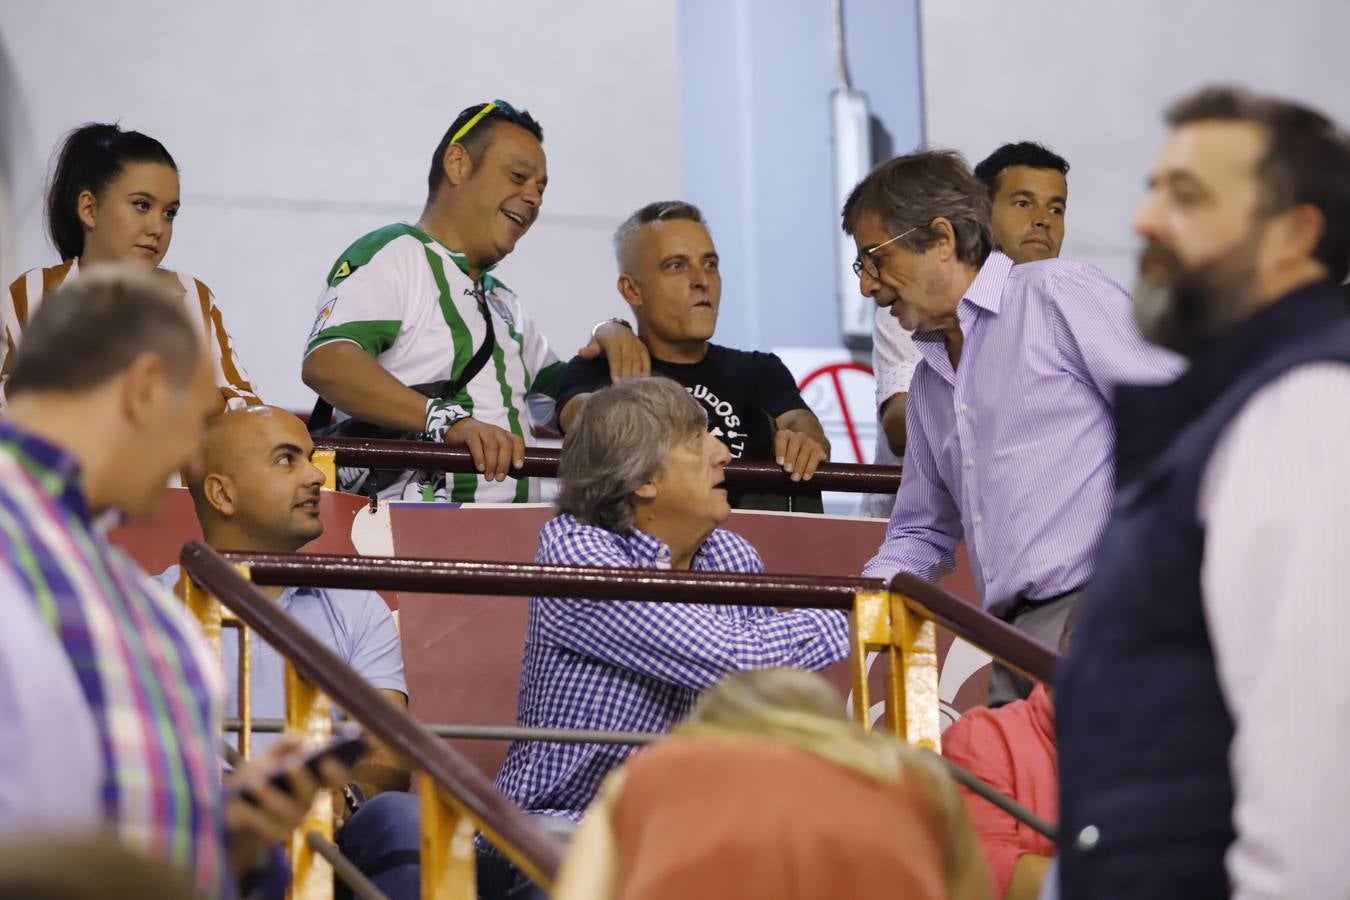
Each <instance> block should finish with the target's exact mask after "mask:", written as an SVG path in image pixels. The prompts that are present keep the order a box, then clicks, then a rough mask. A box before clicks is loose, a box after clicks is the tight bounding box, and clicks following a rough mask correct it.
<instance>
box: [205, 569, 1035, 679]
mask: <svg viewBox="0 0 1350 900" xmlns="http://www.w3.org/2000/svg"><path fill="white" fill-rule="evenodd" d="M223 556H224V557H225V558H226V559H228V560H230V561H232V562H237V563H244V564H246V565H248V567H249V571H250V574H251V576H252V578H253V582H254V583H255V584H264V585H276V586H286V587H330V588H361V589H366V590H392V591H411V592H416V593H426V594H437V593H445V594H486V595H507V596H521V597H527V596H550V597H575V598H579V599H591V600H634V601H642V602H656V603H718V604H732V605H740V606H765V607H773V608H778V609H838V610H845V611H847V610H851V609H853V608H854V601H855V598H856V596H857V595H858V594H859V593H862V592H868V591H875V592H885V591H887V590H888V589H889V590H890V591H891V592H893V593H895V594H897V595H899V596H901V597H903V598H904V600H905V603H906V605H907V606H909V607H910V608H911V609H913V610H914V612H916V613H917V614H919V615H920V616H923V617H925V618H931V619H932V620H934V621H935V622H937V623H938V624H940V625H942V626H943V627H944V628H946V629H948V630H949V631H951V632H952V633H953V634H955V635H956V636H957V637H960V638H962V639H963V640H966V641H968V642H969V643H971V644H974V645H975V646H977V647H980V648H981V649H983V650H985V651H986V652H988V653H990V654H991V655H992V656H994V657H996V658H998V659H1000V660H1002V661H1003V662H1004V663H1006V664H1008V665H1010V666H1013V667H1014V668H1016V669H1019V670H1021V671H1022V672H1025V673H1026V674H1027V675H1030V676H1031V677H1032V678H1035V679H1037V680H1040V681H1052V680H1053V679H1054V676H1055V664H1056V663H1057V662H1058V659H1059V656H1058V654H1056V653H1055V652H1054V651H1053V650H1051V649H1050V648H1048V647H1046V646H1044V645H1043V644H1041V643H1039V642H1038V641H1035V640H1033V639H1032V638H1029V637H1027V636H1026V635H1025V634H1023V633H1022V632H1020V631H1018V630H1016V629H1015V628H1013V627H1012V626H1011V625H1009V624H1007V623H1006V622H1003V621H1002V620H1000V619H998V618H997V617H995V616H992V615H990V614H989V613H987V612H985V611H984V610H982V609H979V608H978V607H975V606H972V605H971V604H969V603H967V602H966V601H964V600H962V599H961V598H959V597H956V596H954V595H952V594H949V593H947V592H946V591H944V590H942V589H941V588H939V587H936V586H935V585H931V584H928V583H927V582H925V581H923V580H921V579H919V578H916V577H915V576H913V575H909V574H904V573H902V574H900V575H897V576H895V578H894V579H893V580H892V581H891V583H890V585H887V583H886V582H885V581H882V580H881V579H879V578H857V577H843V576H824V575H783V574H776V573H775V574H760V575H743V574H736V573H730V572H691V571H675V570H668V569H621V568H596V567H592V566H560V565H549V564H545V563H493V562H476V561H468V560H445V559H408V558H399V557H386V556H330V555H323V554H310V553H306V554H287V553H225V554H223ZM691 598H697V599H691Z"/></svg>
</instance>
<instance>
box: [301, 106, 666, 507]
mask: <svg viewBox="0 0 1350 900" xmlns="http://www.w3.org/2000/svg"><path fill="white" fill-rule="evenodd" d="M542 141H543V131H542V129H541V128H540V127H539V124H538V123H537V122H536V121H535V120H534V118H533V117H532V116H531V115H530V114H529V113H528V112H523V111H517V110H515V109H514V108H512V107H511V106H510V105H509V104H507V103H505V102H503V101H501V100H496V101H493V102H491V103H486V104H477V105H474V106H471V107H469V108H468V109H466V110H464V111H463V112H461V113H460V114H459V116H458V117H457V118H456V119H455V121H454V122H453V123H452V124H451V125H450V128H449V129H448V130H447V131H446V133H445V136H444V137H443V138H442V139H441V142H440V144H439V145H438V146H437V148H436V152H435V154H434V155H433V157H432V163H431V172H430V174H429V176H428V185H427V190H428V195H427V204H426V207H425V208H424V209H423V211H422V216H421V218H420V219H419V220H418V221H417V223H416V224H415V225H413V224H408V223H398V224H394V225H389V226H386V227H384V228H380V229H378V230H376V231H373V232H371V233H370V234H367V235H365V236H364V237H362V238H360V239H359V240H357V241H356V242H355V243H354V244H352V245H351V246H350V247H348V248H347V249H346V250H345V251H343V253H342V255H341V256H340V257H339V258H338V260H337V261H336V262H335V263H334V264H333V267H332V269H331V270H330V271H329V273H328V282H327V285H326V286H325V288H324V291H323V294H322V295H321V296H320V299H319V304H318V306H319V309H318V315H317V317H316V318H315V321H314V327H313V329H312V330H311V331H310V335H309V340H308V343H307V345H306V348H305V361H304V368H303V370H302V375H303V378H304V380H305V383H306V384H307V385H309V386H310V387H311V388H313V389H314V390H315V391H316V392H317V393H318V394H319V395H320V396H321V397H322V398H323V399H324V400H326V401H328V402H329V403H331V404H332V406H333V407H334V409H335V410H338V411H339V416H340V417H341V418H345V417H351V418H354V419H357V420H360V421H362V422H369V423H372V424H374V425H379V426H383V427H386V428H392V429H401V430H405V431H417V432H422V433H423V434H424V435H425V436H427V437H429V438H431V439H435V440H443V441H445V443H447V444H451V445H454V446H462V447H466V448H467V449H468V450H469V452H470V453H471V454H472V455H473V459H474V462H475V463H476V464H477V466H478V471H479V473H480V474H478V475H472V474H454V475H450V476H449V477H448V479H447V477H446V476H445V475H443V474H442V473H438V472H425V473H422V472H406V473H404V474H403V475H402V476H401V477H400V478H399V479H398V480H397V481H395V482H394V483H393V484H392V485H389V486H388V487H384V488H383V489H381V490H380V491H379V492H378V493H379V496H381V497H383V498H392V499H398V498H403V499H427V500H453V501H459V502H507V503H509V502H527V501H530V500H533V499H538V492H537V488H532V486H531V484H530V483H529V479H527V478H524V477H520V478H516V477H512V476H511V474H510V472H511V470H512V469H513V468H519V467H520V466H521V465H522V464H523V459H524V452H525V440H526V436H527V435H529V434H531V433H532V432H533V430H534V428H535V427H537V426H541V425H548V424H550V423H551V422H552V420H553V418H554V401H555V400H556V397H557V388H558V380H559V375H560V374H561V372H562V364H561V363H560V362H559V360H558V357H557V356H556V355H554V353H553V351H552V350H551V349H550V348H549V346H548V342H547V341H546V340H545V339H544V337H543V335H541V334H540V333H539V331H538V330H537V328H536V327H535V325H534V323H533V321H532V320H531V319H530V317H529V315H528V313H526V311H525V307H524V305H523V304H522V303H521V302H520V300H519V298H517V297H516V295H515V293H514V292H512V291H511V290H510V288H508V287H507V286H506V285H505V284H504V283H502V281H501V280H499V279H498V278H497V276H496V274H495V273H494V271H493V270H494V267H495V266H496V265H497V263H499V262H500V261H501V260H502V259H503V258H504V257H506V255H507V254H509V253H510V252H511V251H512V250H514V249H515V246H516V242H517V241H518V240H520V238H521V237H522V236H523V235H524V234H525V232H526V231H528V230H529V228H530V226H531V225H533V224H534V220H535V219H536V218H537V217H538V215H539V209H540V206H541V205H542V203H543V197H544V189H545V187H546V186H547V184H548V170H547V161H546V159H545V156H544V149H543V145H542ZM580 352H581V355H582V356H584V357H589V358H594V357H598V356H601V355H604V356H606V357H607V358H608V360H609V363H610V369H611V372H612V373H613V375H614V379H615V380H616V381H617V380H619V379H621V378H629V377H633V376H637V375H645V374H647V373H648V372H649V371H650V366H651V363H650V359H649V358H648V355H647V351H646V349H645V348H644V347H643V345H642V343H641V341H639V340H638V339H637V337H636V336H635V335H634V334H633V331H632V329H631V328H630V327H629V326H628V325H627V324H626V323H623V322H621V321H619V320H612V321H609V322H605V323H603V324H601V325H599V326H597V327H596V329H595V331H594V332H593V333H592V340H591V342H590V343H589V344H587V345H586V346H585V347H584V348H582V350H581V351H580ZM447 382H448V383H450V385H451V386H452V387H453V386H454V385H455V384H457V383H459V382H463V384H462V386H460V387H459V388H458V390H457V391H444V390H436V389H430V388H428V386H429V385H433V384H436V383H442V384H443V383H447ZM414 386H420V387H421V392H419V390H415V389H414ZM441 394H448V395H449V396H441ZM365 477H366V473H365V472H364V470H361V471H359V472H356V473H347V472H345V471H344V472H343V473H340V475H339V482H340V484H339V486H340V487H342V488H343V489H346V490H354V489H359V488H360V487H361V482H362V481H363V480H364V478H365Z"/></svg>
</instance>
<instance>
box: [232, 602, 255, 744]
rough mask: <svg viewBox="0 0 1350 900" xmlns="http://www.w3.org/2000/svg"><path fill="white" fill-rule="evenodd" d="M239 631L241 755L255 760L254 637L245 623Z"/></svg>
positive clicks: (236, 622)
mask: <svg viewBox="0 0 1350 900" xmlns="http://www.w3.org/2000/svg"><path fill="white" fill-rule="evenodd" d="M235 627H236V628H238V629H239V672H238V675H239V678H238V683H237V685H236V689H235V696H236V697H238V698H239V704H238V705H239V755H240V756H242V757H244V759H252V758H253V635H252V633H251V632H250V631H249V630H248V626H246V625H245V624H244V623H243V622H240V621H239V620H237V619H236V620H235Z"/></svg>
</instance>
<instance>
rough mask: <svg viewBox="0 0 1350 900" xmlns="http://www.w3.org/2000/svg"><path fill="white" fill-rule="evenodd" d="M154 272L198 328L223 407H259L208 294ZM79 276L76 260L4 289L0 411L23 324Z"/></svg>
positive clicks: (184, 278) (34, 272)
mask: <svg viewBox="0 0 1350 900" xmlns="http://www.w3.org/2000/svg"><path fill="white" fill-rule="evenodd" d="M158 271H159V272H160V273H161V274H163V275H164V276H166V277H169V278H172V279H174V280H175V281H176V282H177V284H178V286H179V287H180V288H181V289H182V295H183V306H184V307H185V308H186V309H187V314H188V320H189V321H191V322H192V323H194V324H196V325H198V326H200V328H201V337H202V340H203V341H205V343H206V348H207V351H208V352H209V353H210V355H211V362H212V368H213V369H214V371H215V377H216V386H217V387H219V388H220V395H221V396H222V397H223V398H224V399H225V406H226V407H227V408H229V409H236V408H238V407H241V406H257V405H258V404H260V403H262V400H260V399H259V398H258V392H257V391H256V390H255V389H254V387H253V383H252V382H250V381H249V379H248V373H247V372H245V371H244V367H243V364H241V363H240V362H239V357H238V356H236V355H235V352H234V343H233V342H232V341H231V340H230V333H229V331H228V330H226V328H225V318H224V316H222V315H221V312H220V307H219V306H217V305H216V298H215V295H214V294H212V293H211V289H210V288H208V287H207V286H206V285H205V284H203V283H202V282H200V281H198V280H197V279H196V278H192V277H190V276H188V275H182V274H179V273H177V272H171V271H169V270H168V269H159V270H158ZM79 274H80V261H79V260H78V259H68V260H66V261H65V262H63V263H61V264H60V265H58V266H51V267H49V268H46V269H29V270H28V271H27V272H24V273H23V274H22V275H20V276H19V277H18V278H16V279H14V282H13V283H12V284H11V285H10V286H9V302H8V303H3V302H0V332H3V337H4V343H3V345H0V410H3V409H4V406H5V386H6V385H7V384H8V382H9V373H10V370H11V369H13V368H14V354H15V351H16V350H17V349H18V347H19V344H20V342H21V341H22V340H23V330H24V329H25V328H26V327H28V320H29V319H31V318H32V317H33V316H34V315H35V314H36V313H37V310H38V307H39V306H41V305H42V298H43V297H45V296H46V295H47V294H50V293H51V292H52V291H54V290H56V289H57V288H59V287H60V286H61V285H63V284H65V283H66V282H67V281H70V280H72V279H74V278H76V277H77V276H78V275H79Z"/></svg>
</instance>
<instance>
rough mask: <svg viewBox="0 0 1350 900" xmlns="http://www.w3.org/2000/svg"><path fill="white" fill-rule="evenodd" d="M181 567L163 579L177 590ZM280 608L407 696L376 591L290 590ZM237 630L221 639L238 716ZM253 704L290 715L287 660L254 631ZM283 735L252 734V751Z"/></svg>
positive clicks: (373, 678) (376, 681)
mask: <svg viewBox="0 0 1350 900" xmlns="http://www.w3.org/2000/svg"><path fill="white" fill-rule="evenodd" d="M179 571H180V570H179V567H178V566H170V567H169V568H168V569H166V570H165V571H164V572H163V574H161V575H160V576H159V577H158V581H159V583H160V584H162V585H164V586H165V587H167V588H169V589H170V590H172V589H173V588H174V587H175V586H176V585H177V584H178V578H179ZM277 606H279V607H281V609H283V610H285V611H286V612H288V613H290V614H291V615H292V616H293V617H294V618H295V620H296V621H297V622H299V623H300V624H301V625H303V626H304V628H305V630H306V631H308V632H309V633H310V634H312V635H313V636H314V637H315V638H317V639H318V640H319V642H320V643H321V644H323V645H324V646H325V647H327V648H328V649H329V650H332V651H333V652H334V653H335V654H337V656H338V657H339V658H340V659H341V660H343V661H344V662H345V663H347V665H349V666H351V667H352V668H353V669H355V670H356V673H357V674H358V675H360V676H361V677H362V678H364V679H365V680H366V681H368V682H370V684H371V685H372V686H374V687H377V688H382V689H384V690H390V691H399V692H401V693H403V694H405V695H406V694H407V693H408V686H407V684H406V683H405V681H404V678H403V650H402V647H401V645H400V644H399V637H398V626H397V625H395V624H394V616H393V613H391V612H390V611H389V607H388V606H387V605H386V604H385V602H384V600H382V599H380V595H379V594H377V593H375V592H374V591H344V590H325V589H322V588H305V587H300V588H287V589H286V590H285V591H283V592H282V594H281V596H280V597H278V598H277ZM237 635H238V632H236V631H234V630H232V629H231V630H227V631H225V632H224V634H223V635H222V640H221V662H222V665H223V669H224V672H225V680H226V684H227V685H228V690H229V696H228V702H227V705H226V710H227V712H226V715H229V716H237V715H239V641H238V638H237ZM252 648H253V659H252V672H253V678H252V697H251V701H252V706H253V710H252V711H253V716H254V717H255V718H259V719H280V718H284V717H285V715H286V659H285V657H283V656H282V655H281V654H280V653H278V652H277V651H275V650H273V649H272V647H271V646H270V645H268V644H267V643H265V642H264V641H262V640H261V639H259V637H258V634H257V632H253V633H252ZM279 737H280V735H276V734H257V733H255V734H254V735H253V752H255V753H258V752H261V751H262V750H264V749H266V748H267V746H268V745H270V744H272V743H274V742H276V741H277V740H278V739H279Z"/></svg>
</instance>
